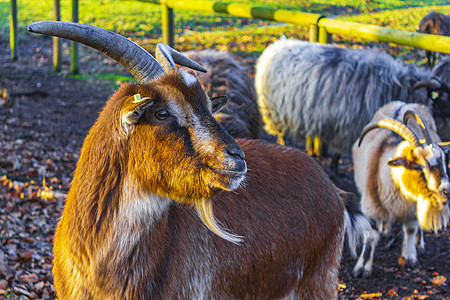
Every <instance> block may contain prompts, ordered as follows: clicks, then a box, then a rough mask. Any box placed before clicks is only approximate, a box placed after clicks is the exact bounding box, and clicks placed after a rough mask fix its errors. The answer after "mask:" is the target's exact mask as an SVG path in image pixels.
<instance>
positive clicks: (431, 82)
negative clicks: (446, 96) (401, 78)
mask: <svg viewBox="0 0 450 300" xmlns="http://www.w3.org/2000/svg"><path fill="white" fill-rule="evenodd" d="M441 86H442V83H441V82H440V81H439V80H437V79H424V80H419V81H417V82H416V83H415V84H414V85H413V86H412V89H413V90H416V89H420V88H423V87H427V88H431V89H433V90H438V89H440V88H441Z"/></svg>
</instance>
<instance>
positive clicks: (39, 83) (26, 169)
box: [0, 39, 450, 299]
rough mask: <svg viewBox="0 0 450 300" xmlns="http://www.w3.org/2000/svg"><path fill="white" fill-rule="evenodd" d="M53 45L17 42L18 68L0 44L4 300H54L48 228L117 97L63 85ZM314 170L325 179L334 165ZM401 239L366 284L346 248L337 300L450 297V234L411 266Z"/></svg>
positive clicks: (349, 178) (95, 62)
mask: <svg viewBox="0 0 450 300" xmlns="http://www.w3.org/2000/svg"><path fill="white" fill-rule="evenodd" d="M50 46H51V45H50V40H49V39H47V40H42V39H30V40H29V41H27V44H26V45H25V44H21V45H20V55H21V56H20V59H19V61H18V62H11V61H10V59H9V48H8V44H7V43H5V42H4V41H3V42H0V299H4V298H5V299H28V298H34V299H54V289H53V285H52V275H51V259H52V253H51V251H52V241H53V234H54V228H55V225H56V223H57V221H58V218H59V216H60V214H61V212H62V207H63V204H64V199H65V194H66V193H67V191H68V189H69V187H70V181H71V178H72V174H73V171H74V169H75V165H76V162H77V159H78V157H79V150H80V148H81V145H82V142H83V139H84V137H85V135H86V134H87V132H88V130H89V128H90V127H91V126H92V124H93V122H94V121H95V119H96V117H97V116H98V112H99V111H100V110H101V108H102V106H103V105H104V103H105V101H106V99H107V98H108V97H109V96H110V95H111V94H112V93H113V90H114V87H112V86H111V84H108V83H105V82H101V81H95V80H89V81H86V80H80V79H70V78H68V76H67V75H68V71H67V70H68V69H69V66H68V63H67V61H68V59H69V58H68V56H69V55H68V53H65V57H64V65H63V72H62V73H61V74H55V73H54V72H52V71H51V63H52V62H51V48H50ZM65 47H67V44H65ZM66 52H67V51H66ZM83 53H84V54H83V58H82V64H81V70H82V72H117V71H120V70H121V69H120V68H118V67H117V65H116V64H115V63H114V62H111V61H110V60H109V59H107V58H105V57H104V56H103V55H99V54H97V53H95V52H94V51H87V50H86V48H83ZM86 53H87V56H84V55H85V54H86ZM4 89H6V91H7V94H8V95H7V96H6V94H5V93H2V91H3V90H4ZM319 163H320V164H321V165H322V166H323V167H324V168H325V170H326V171H327V172H328V173H329V168H328V166H329V163H330V160H329V159H321V160H319ZM352 172H353V170H352V163H351V157H349V156H346V157H344V159H343V162H342V164H341V166H340V175H339V176H338V177H333V178H332V179H333V180H334V181H335V182H336V184H337V185H338V186H340V187H341V188H343V189H345V190H347V191H352V192H355V191H356V190H355V186H354V182H353V173H352ZM329 174H330V173H329ZM3 175H5V176H3ZM2 176H3V177H2ZM44 177H45V178H46V180H45V182H43V178H44ZM401 242H402V233H401V229H400V227H399V226H397V227H395V228H394V229H393V231H392V233H391V234H390V235H389V236H387V237H384V238H383V239H382V240H381V241H380V243H379V247H378V248H377V251H376V254H375V263H374V272H373V275H372V277H370V278H368V279H361V278H354V277H353V276H352V268H353V266H354V264H355V262H356V259H355V258H353V257H351V256H350V254H349V251H348V250H344V255H343V259H342V267H341V270H340V283H341V284H340V286H339V296H340V299H358V298H360V299H371V298H373V299H402V298H403V299H415V298H418V299H426V298H427V299H450V287H449V283H448V280H447V278H448V277H449V275H450V274H449V273H450V262H449V261H450V260H449V259H450V227H447V228H446V230H445V231H440V232H439V233H438V234H434V233H426V235H425V243H426V249H425V251H423V252H421V253H419V256H418V259H419V263H418V265H417V266H415V267H413V268H410V267H405V266H402V265H403V264H402V261H401V259H400V260H399V253H400V251H401V250H400V249H401Z"/></svg>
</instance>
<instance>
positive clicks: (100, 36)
mask: <svg viewBox="0 0 450 300" xmlns="http://www.w3.org/2000/svg"><path fill="white" fill-rule="evenodd" d="M27 29H28V31H30V32H35V33H41V34H46V35H52V36H57V37H61V38H65V39H69V40H72V41H75V42H79V43H82V44H85V45H86V46H89V47H92V48H94V49H97V50H98V51H100V52H103V53H104V54H106V55H108V56H109V57H111V58H112V59H114V60H116V61H117V62H119V63H120V64H121V65H123V66H124V67H125V68H126V69H127V70H128V71H130V73H131V74H132V75H133V76H134V78H136V80H137V81H138V82H139V83H141V84H145V83H148V82H149V81H151V80H152V79H153V78H155V77H156V76H158V75H160V74H162V73H164V69H163V68H162V66H161V65H160V64H159V63H158V61H157V60H156V59H155V58H154V57H153V56H152V55H151V54H150V53H148V52H147V51H145V50H144V49H143V48H141V47H140V46H139V45H137V44H136V43H134V42H132V41H131V40H129V39H127V38H126V37H124V36H122V35H120V34H117V33H114V32H111V31H108V30H105V29H102V28H100V27H96V26H92V25H88V24H80V23H70V22H59V21H39V22H34V23H31V24H30V25H28V27H27Z"/></svg>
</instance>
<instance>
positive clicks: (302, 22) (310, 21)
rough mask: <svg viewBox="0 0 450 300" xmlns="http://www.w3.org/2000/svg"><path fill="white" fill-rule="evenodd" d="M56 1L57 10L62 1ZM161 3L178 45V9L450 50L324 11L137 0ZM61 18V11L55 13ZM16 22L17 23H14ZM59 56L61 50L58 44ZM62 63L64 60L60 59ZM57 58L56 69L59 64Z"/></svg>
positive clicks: (325, 36)
mask: <svg viewBox="0 0 450 300" xmlns="http://www.w3.org/2000/svg"><path fill="white" fill-rule="evenodd" d="M54 1H55V11H56V10H57V5H59V4H58V3H59V0H54ZM134 1H140V2H147V3H152V4H159V5H161V9H162V17H161V27H162V33H163V41H164V43H166V44H169V45H171V46H172V47H173V46H174V26H175V25H174V9H187V10H192V11H202V12H209V13H223V14H228V15H231V16H235V17H244V18H259V19H263V20H268V21H276V22H283V23H289V24H294V25H299V26H306V27H309V30H310V35H309V36H310V38H309V40H310V41H311V42H319V43H327V42H328V40H329V35H331V34H341V35H345V36H350V37H357V38H363V39H366V40H369V41H384V42H390V43H395V44H400V45H406V46H412V47H416V48H422V49H425V50H431V51H437V52H444V53H450V37H446V36H439V35H430V34H422V33H416V32H409V31H404V30H396V29H390V28H385V27H381V26H375V25H368V24H362V23H355V22H348V21H343V20H337V19H331V18H327V17H326V16H323V15H320V14H312V13H305V12H300V11H295V10H285V9H273V8H268V7H257V6H251V5H246V4H237V3H226V2H220V1H200V0H134ZM72 4H73V5H72V15H73V17H72V20H73V21H74V22H77V21H78V1H77V0H72ZM16 14H17V4H16V0H11V35H10V38H11V43H10V45H11V58H12V59H16V58H17V52H16V49H17V47H16V40H17V37H16V30H15V28H16V27H17V16H16ZM55 19H57V14H55ZM14 22H15V23H14ZM55 48H56V49H59V50H55V54H54V55H55V57H57V56H58V55H60V54H59V53H58V52H57V51H61V50H60V48H59V47H56V46H55ZM71 63H72V64H71V65H72V67H71V70H72V72H78V70H79V67H78V49H77V47H76V46H75V43H73V47H72V60H71ZM59 64H60V62H59ZM58 66H59V65H58V62H57V60H56V58H55V69H57V67H58Z"/></svg>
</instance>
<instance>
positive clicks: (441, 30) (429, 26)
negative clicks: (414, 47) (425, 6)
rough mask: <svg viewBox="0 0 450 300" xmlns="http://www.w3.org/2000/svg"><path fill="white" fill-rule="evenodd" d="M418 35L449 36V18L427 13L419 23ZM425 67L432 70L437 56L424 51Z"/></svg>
mask: <svg viewBox="0 0 450 300" xmlns="http://www.w3.org/2000/svg"><path fill="white" fill-rule="evenodd" d="M417 31H418V32H420V33H428V34H436V35H445V36H450V16H449V15H445V14H441V13H437V12H435V11H432V12H430V13H428V14H427V15H426V16H425V17H423V19H422V20H421V21H420V23H419V29H418V30H417ZM425 53H426V56H427V65H428V67H430V68H432V67H433V66H434V65H435V63H436V60H437V54H436V52H433V51H429V50H427V51H425Z"/></svg>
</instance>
